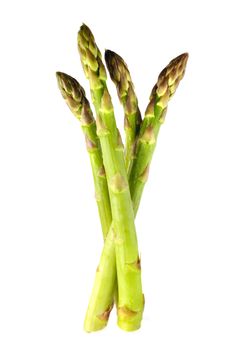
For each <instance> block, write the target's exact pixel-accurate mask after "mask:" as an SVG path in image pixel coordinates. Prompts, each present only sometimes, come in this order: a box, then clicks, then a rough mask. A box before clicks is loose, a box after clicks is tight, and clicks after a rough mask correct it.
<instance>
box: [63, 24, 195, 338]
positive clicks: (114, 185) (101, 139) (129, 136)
mask: <svg viewBox="0 0 233 350" xmlns="http://www.w3.org/2000/svg"><path fill="white" fill-rule="evenodd" d="M78 49H79V53H80V58H81V63H82V66H83V69H84V72H85V75H86V77H87V79H88V80H89V83H90V88H91V97H92V101H93V104H94V107H95V111H96V120H95V118H94V116H93V114H92V111H91V108H90V105H89V102H88V100H87V98H86V96H85V92H84V89H83V88H82V87H81V85H80V84H79V83H78V82H77V81H76V80H75V79H74V78H72V77H71V76H69V75H67V74H65V73H60V72H58V73H57V80H58V86H59V88H60V91H61V93H62V96H63V97H64V99H65V100H66V102H67V104H68V106H69V108H70V109H71V111H72V113H73V114H74V115H75V117H77V119H78V120H79V121H80V122H81V126H82V129H83V132H84V135H85V139H86V146H87V150H88V152H89V157H90V161H91V166H92V173H93V178H94V185H95V191H96V200H97V205H98V211H99V216H100V220H101V225H102V231H103V236H104V240H105V242H104V247H103V251H102V255H101V259H100V263H99V266H98V268H97V271H96V277H95V282H94V286H93V290H92V294H91V298H90V302H89V306H88V310H87V314H86V318H85V323H84V328H85V330H86V331H87V332H92V331H97V330H100V329H102V328H104V327H105V326H106V325H107V322H108V318H109V314H110V312H111V310H112V307H113V305H114V297H115V301H116V306H117V314H118V325H119V327H120V328H122V329H123V330H126V331H133V330H136V329H138V328H139V327H140V324H141V319H142V314H143V308H144V296H143V294H142V284H141V265H140V258H139V253H138V243H137V236H136V228H135V223H134V217H135V216H136V214H137V211H138V207H139V203H140V200H141V196H142V192H143V189H144V186H145V183H146V181H147V179H148V174H149V167H150V163H151V160H152V156H153V152H154V150H155V147H156V143H157V138H158V134H159V130H160V127H161V125H162V123H163V122H164V118H165V114H166V111H167V104H168V101H169V100H170V98H171V96H172V95H173V94H174V93H175V91H176V88H177V86H178V84H179V82H180V80H181V79H182V78H183V76H184V73H185V68H186V64H187V60H188V54H186V53H185V54H182V55H180V56H178V57H176V58H175V59H174V60H172V61H171V62H170V63H169V64H168V65H167V66H166V67H165V68H164V69H163V71H162V72H161V73H160V75H159V77H158V81H157V83H156V85H155V86H154V88H153V89H152V92H151V95H150V100H149V104H148V106H147V108H146V111H145V116H144V119H143V121H142V120H141V113H140V111H139V107H138V100H137V97H136V94H135V90H134V86H133V82H132V79H131V76H130V73H129V70H128V67H127V65H126V63H125V61H124V60H123V59H122V58H121V57H120V56H119V55H117V54H116V53H114V52H113V51H110V50H107V51H106V52H105V60H106V64H107V67H108V70H109V73H110V76H111V79H112V80H113V82H114V84H115V86H116V89H117V93H118V97H119V100H120V102H121V104H122V105H123V109H124V115H125V117H124V129H125V135H126V140H125V141H126V142H125V147H124V146H123V144H122V141H121V136H120V133H119V130H118V129H117V125H116V121H115V115H114V110H113V105H112V101H111V97H110V95H109V92H108V89H107V84H106V80H107V74H106V70H105V67H104V64H103V62H102V57H101V53H100V51H99V49H98V47H97V45H96V43H95V39H94V36H93V34H92V32H91V31H90V29H89V28H88V27H87V26H86V25H82V26H81V28H80V31H79V33H78Z"/></svg>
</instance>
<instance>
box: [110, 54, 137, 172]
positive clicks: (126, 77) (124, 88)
mask: <svg viewBox="0 0 233 350" xmlns="http://www.w3.org/2000/svg"><path fill="white" fill-rule="evenodd" d="M105 61H106V64H107V67H108V71H109V73H110V76H111V79H112V81H113V82H114V84H115V85H116V88H117V93H118V97H119V100H120V102H121V103H122V105H123V108H124V113H125V118H124V128H125V135H126V143H125V163H126V169H127V173H129V172H130V169H131V165H132V162H133V156H134V148H135V143H136V137H137V135H138V132H139V130H140V124H141V121H142V118H141V113H140V110H139V108H138V100H137V97H136V94H135V91H134V85H133V82H132V79H131V76H130V72H129V70H128V67H127V64H126V63H125V61H124V60H123V58H122V57H120V56H119V55H117V54H116V53H115V52H113V51H110V50H106V51H105Z"/></svg>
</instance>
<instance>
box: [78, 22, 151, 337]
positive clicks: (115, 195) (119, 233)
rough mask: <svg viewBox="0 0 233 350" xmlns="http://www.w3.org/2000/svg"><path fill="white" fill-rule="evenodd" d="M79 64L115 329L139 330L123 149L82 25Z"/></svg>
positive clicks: (95, 53)
mask: <svg viewBox="0 0 233 350" xmlns="http://www.w3.org/2000/svg"><path fill="white" fill-rule="evenodd" d="M78 47H79V52H80V57H81V62H82V64H83V68H84V71H85V74H86V76H87V78H88V79H89V82H90V86H91V94H92V99H93V103H94V105H95V109H96V113H97V135H98V137H99V140H100V144H101V149H102V154H103V162H104V167H105V171H106V175H107V181H108V188H109V197H110V202H111V209H112V217H113V231H114V233H113V235H114V244H115V251H116V266H117V281H118V325H119V327H120V328H122V329H124V330H129V331H130V330H136V329H138V328H139V327H140V324H141V318H142V312H143V306H144V299H143V294H142V286H141V269H140V264H139V263H138V261H139V255H138V244H137V237H136V229H135V224H134V212H133V207H132V202H131V196H130V191H129V184H128V179H127V173H126V168H125V162H124V152H123V145H122V142H121V138H120V134H119V132H118V130H117V127H116V122H115V116H114V111H113V106H112V102H111V97H110V95H109V93H108V89H107V86H106V71H105V68H104V65H103V63H102V60H101V54H100V51H99V49H98V48H97V46H96V43H95V40H94V37H93V34H92V33H91V31H90V29H89V28H88V27H87V26H85V25H83V26H82V27H81V28H80V31H79V34H78Z"/></svg>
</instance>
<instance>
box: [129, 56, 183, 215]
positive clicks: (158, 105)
mask: <svg viewBox="0 0 233 350" xmlns="http://www.w3.org/2000/svg"><path fill="white" fill-rule="evenodd" d="M187 60H188V54H187V53H184V54H182V55H180V56H178V57H176V58H175V59H173V60H172V61H171V62H170V63H169V64H168V65H167V66H166V67H165V68H164V69H163V71H162V72H161V73H160V75H159V77H158V81H157V84H156V85H155V86H154V88H153V89H152V92H151V95H150V102H149V105H148V106H147V109H146V112H145V118H144V119H143V122H142V124H141V129H140V134H139V138H138V141H137V145H136V161H135V162H134V163H133V167H132V170H131V173H130V176H129V183H130V192H131V194H132V202H133V206H134V212H135V213H136V212H137V210H138V206H139V203H140V199H141V196H142V191H143V188H144V186H145V183H146V181H147V178H148V173H149V167H150V163H151V160H152V156H153V153H154V150H155V146H156V142H157V137H158V133H159V130H160V126H161V124H162V123H163V122H164V119H165V115H166V110H167V104H168V101H169V100H170V98H171V96H173V94H174V93H175V91H176V89H177V87H178V85H179V82H180V81H181V79H182V78H183V76H184V73H185V67H186V63H187Z"/></svg>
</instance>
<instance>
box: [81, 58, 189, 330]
mask: <svg viewBox="0 0 233 350" xmlns="http://www.w3.org/2000/svg"><path fill="white" fill-rule="evenodd" d="M187 58H188V55H187V54H183V55H180V56H178V57H177V58H175V59H174V60H172V61H171V62H170V63H169V65H168V66H167V67H166V68H165V69H164V70H163V71H162V72H161V73H160V75H159V78H158V82H157V84H156V85H155V87H154V88H153V90H152V93H151V96H150V102H149V104H148V106H147V109H146V112H145V118H144V120H143V123H142V126H141V133H140V135H141V136H140V140H139V141H138V145H137V153H136V157H135V159H134V161H133V168H132V171H131V176H130V178H131V180H130V189H131V197H132V203H133V207H134V214H135V216H136V213H137V209H138V206H139V202H140V199H141V196H142V192H143V189H144V186H145V183H146V180H147V178H148V170H149V164H150V161H151V159H152V154H153V152H154V149H155V146H156V142H157V137H158V133H159V129H160V125H161V123H162V122H163V121H164V116H165V111H166V106H167V102H168V101H167V95H166V93H165V90H166V89H167V90H168V91H169V98H170V97H171V95H173V94H174V93H175V90H176V88H177V86H178V83H179V81H180V80H181V79H182V77H183V75H184V72H185V66H186V63H187ZM165 81H166V84H165ZM164 85H165V86H166V89H163V86H164ZM160 106H162V110H160ZM158 111H159V113H158ZM147 127H149V128H147ZM144 157H145V160H146V161H145V162H143V160H144ZM136 171H137V172H136ZM136 174H138V176H137V175H136ZM132 179H135V182H134V183H133V185H131V181H132ZM113 246H114V243H113V237H112V231H111V229H110V232H109V234H108V236H107V239H106V242H105V245H104V248H103V252H102V256H101V259H100V263H99V268H98V269H97V273H96V278H95V282H94V287H93V291H92V295H91V298H90V303H89V307H88V311H87V315H86V319H85V329H86V330H87V331H90V332H91V331H95V330H98V329H100V328H98V327H97V326H96V325H97V324H98V325H99V324H100V323H99V322H100V321H99V316H100V315H101V318H102V319H103V318H104V317H105V320H104V322H102V327H101V328H103V327H104V326H105V325H106V323H107V320H108V316H109V313H110V311H111V310H110V309H109V308H108V305H110V304H112V303H113V299H114V290H115V287H116V284H115V283H116V282H115V281H116V271H115V252H114V249H113ZM106 257H107V258H106ZM106 285H107V286H108V288H106ZM109 293H112V294H111V295H110V294H109ZM98 300H101V306H102V307H103V305H104V302H103V301H104V300H106V304H105V306H104V307H103V309H102V310H106V311H107V312H106V313H100V312H99V309H98ZM97 310H98V312H99V313H98V312H97Z"/></svg>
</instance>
